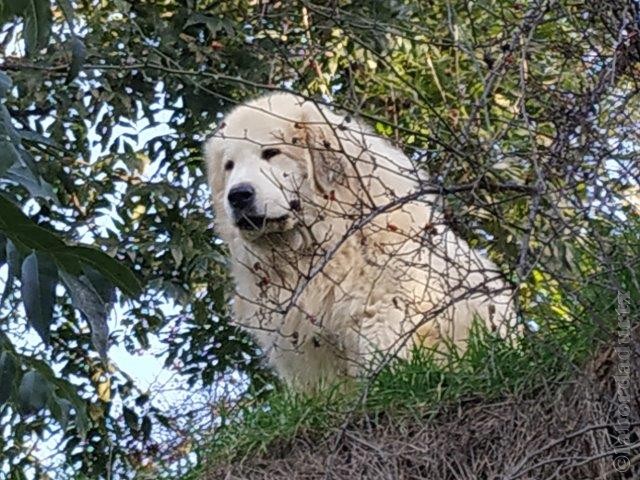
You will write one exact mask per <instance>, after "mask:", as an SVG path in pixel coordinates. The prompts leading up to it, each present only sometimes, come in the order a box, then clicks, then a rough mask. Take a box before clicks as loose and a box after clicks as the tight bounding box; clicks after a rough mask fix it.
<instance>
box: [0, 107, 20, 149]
mask: <svg viewBox="0 0 640 480" xmlns="http://www.w3.org/2000/svg"><path fill="white" fill-rule="evenodd" d="M7 137H8V138H7ZM0 138H2V139H3V140H10V141H11V142H13V144H14V145H17V144H19V143H20V140H21V138H22V136H21V135H20V132H18V130H16V127H14V126H13V121H12V120H11V114H10V113H9V110H7V107H5V106H4V105H2V104H0Z"/></svg>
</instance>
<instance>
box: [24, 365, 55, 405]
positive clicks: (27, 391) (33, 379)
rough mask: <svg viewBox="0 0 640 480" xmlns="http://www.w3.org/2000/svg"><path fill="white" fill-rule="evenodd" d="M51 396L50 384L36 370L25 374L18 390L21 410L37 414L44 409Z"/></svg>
mask: <svg viewBox="0 0 640 480" xmlns="http://www.w3.org/2000/svg"><path fill="white" fill-rule="evenodd" d="M48 396H49V382H47V381H46V380H45V379H44V377H43V376H42V375H40V374H39V373H38V372H36V371H35V370H31V371H29V372H27V373H25V375H24V377H22V382H20V388H19V389H18V401H19V402H20V408H21V409H22V410H23V411H25V412H28V413H33V412H37V411H38V410H40V409H41V408H42V407H44V405H45V403H46V402H47V398H48Z"/></svg>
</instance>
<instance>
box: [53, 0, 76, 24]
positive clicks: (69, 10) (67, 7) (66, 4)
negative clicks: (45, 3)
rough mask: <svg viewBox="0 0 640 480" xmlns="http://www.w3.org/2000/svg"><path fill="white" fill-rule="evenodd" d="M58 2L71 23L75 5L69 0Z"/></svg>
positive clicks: (58, 0)
mask: <svg viewBox="0 0 640 480" xmlns="http://www.w3.org/2000/svg"><path fill="white" fill-rule="evenodd" d="M56 3H57V4H58V6H59V7H60V10H62V13H64V16H65V18H66V19H67V22H70V23H71V22H72V21H73V17H74V15H73V5H71V2H70V1H69V0H56Z"/></svg>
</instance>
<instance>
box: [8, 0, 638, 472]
mask: <svg viewBox="0 0 640 480" xmlns="http://www.w3.org/2000/svg"><path fill="white" fill-rule="evenodd" d="M638 18H639V14H638V5H637V2H635V1H633V0H606V1H604V2H589V1H578V2H575V1H572V2H568V1H562V0H557V1H553V0H536V1H533V2H518V1H516V2H513V1H506V0H480V1H476V2H467V1H461V0H460V1H458V0H450V1H447V2H422V1H409V0H404V1H400V0H394V1H390V2H373V1H369V0H358V1H338V2H317V3H312V2H307V1H300V2H299V1H292V2H255V1H246V0H232V1H224V2H219V1H195V0H163V1H151V0H146V1H132V0H115V1H111V2H109V1H106V0H73V1H70V0H55V1H51V2H50V1H49V0H31V1H29V2H26V1H15V2H14V1H9V0H4V1H0V28H1V32H2V33H1V34H0V41H1V42H2V43H3V46H4V47H5V49H6V51H7V54H6V55H5V56H4V57H3V58H2V60H1V62H2V72H0V97H1V98H0V183H1V184H2V188H3V194H2V196H0V233H1V237H0V252H1V253H0V262H1V263H4V264H5V265H6V266H5V267H3V270H2V272H6V273H3V274H2V275H6V279H7V281H6V286H5V288H4V292H3V296H2V305H1V306H0V308H1V310H0V351H1V353H0V373H2V377H1V378H2V380H1V381H0V400H2V404H1V406H0V421H1V422H2V425H3V428H4V431H7V429H6V426H7V425H8V426H9V431H11V438H10V439H4V440H0V458H2V461H1V462H4V463H1V462H0V469H4V471H10V472H11V473H10V475H12V476H13V477H14V478H21V476H22V475H23V473H24V472H26V471H33V470H29V469H35V471H36V473H37V474H39V473H41V472H43V471H44V470H43V469H44V468H45V466H46V465H44V464H42V463H41V462H40V461H39V460H38V459H37V458H35V457H34V456H31V455H29V442H28V439H30V438H33V435H34V434H35V435H36V436H40V437H44V436H46V434H47V432H49V431H56V429H57V431H59V432H63V441H62V442H60V449H61V451H64V453H65V454H66V461H67V464H68V465H67V467H68V468H67V470H69V471H73V472H82V473H83V474H84V475H86V476H89V477H97V476H103V477H104V476H107V475H112V476H113V475H116V474H117V475H118V476H123V477H126V476H133V475H135V473H134V472H137V471H145V470H146V472H147V473H153V472H156V471H157V470H159V469H161V468H162V467H163V465H164V463H165V462H166V463H173V462H175V461H176V459H177V458H179V457H180V455H182V454H185V453H188V452H189V448H188V447H186V446H185V445H188V444H189V443H190V440H189V439H190V432H189V431H188V428H186V427H185V425H189V423H190V422H191V421H195V419H197V418H199V416H203V415H206V414H204V413H202V412H199V411H193V410H189V411H181V412H180V415H173V416H172V415H168V414H167V412H166V411H161V409H160V408H159V407H158V406H157V405H155V404H154V403H153V401H152V400H150V392H147V391H142V390H140V389H138V388H137V387H136V385H135V384H134V383H133V382H132V381H131V380H130V379H129V378H128V377H127V376H126V375H125V374H124V373H123V372H121V371H120V370H119V369H118V368H117V366H115V365H113V364H112V363H109V362H108V360H106V359H105V358H104V357H105V350H106V348H107V343H106V335H107V333H106V331H105V325H106V321H107V318H109V315H110V313H109V312H111V311H112V305H114V304H115V305H117V308H116V310H117V311H118V317H119V320H120V323H119V325H120V326H121V327H122V328H119V329H117V330H116V331H114V332H111V334H110V337H109V341H110V342H111V343H112V344H113V343H119V344H125V345H126V346H127V348H128V349H129V350H130V351H132V352H134V351H136V350H138V349H145V348H147V347H148V346H149V343H150V341H151V339H152V338H154V337H158V338H159V339H160V340H161V342H162V343H163V345H164V347H165V353H164V358H165V363H166V365H167V366H170V367H171V366H173V367H175V368H176V370H179V372H180V374H181V375H183V377H184V381H185V382H186V384H187V385H188V386H189V388H196V386H198V385H202V384H204V385H211V384H213V385H219V384H221V383H224V382H225V381H226V379H228V375H229V374H230V373H231V372H237V371H240V372H242V373H243V374H245V375H247V376H248V377H249V378H251V379H253V389H254V390H255V391H257V392H263V391H264V388H263V386H264V385H265V384H269V382H270V379H269V377H268V374H267V373H266V372H264V371H263V368H262V366H261V364H260V362H259V356H258V355H257V352H256V351H255V348H254V347H253V345H252V344H251V342H250V340H249V339H248V338H246V337H245V336H244V335H243V334H242V333H240V332H238V331H236V329H235V328H233V327H232V326H230V325H229V312H228V298H229V295H230V292H231V286H230V284H229V279H228V275H227V271H226V268H225V267H226V261H225V249H224V246H223V245H221V244H220V243H219V242H217V241H216V238H215V233H214V231H213V221H214V219H212V217H211V214H210V210H209V207H208V199H207V195H208V192H207V189H206V186H205V181H204V176H203V172H202V165H201V155H200V143H201V141H202V140H203V138H204V134H205V132H207V130H208V128H209V127H210V125H211V124H215V122H216V120H217V119H218V118H219V116H218V115H219V114H220V112H223V111H225V110H226V109H228V108H229V107H230V106H231V105H232V104H234V103H235V102H237V101H240V100H243V99H244V98H246V97H247V96H250V95H254V94H256V93H258V92H262V91H265V90H280V89H289V88H293V89H294V90H295V91H298V92H301V93H302V94H304V95H306V96H309V97H315V98H318V99H321V100H320V101H323V102H329V103H331V104H334V105H337V106H340V107H341V108H343V109H345V110H346V111H347V112H351V113H352V114H357V115H359V116H361V117H363V118H364V119H365V120H366V121H368V122H370V123H372V124H373V125H374V126H375V128H376V130H377V131H378V132H379V133H381V134H384V135H387V136H388V137H390V138H391V139H393V140H394V141H397V142H398V143H400V144H401V145H402V146H403V147H404V148H405V149H406V151H407V152H408V153H409V154H411V155H412V156H413V157H414V158H415V159H416V161H418V162H419V163H420V164H421V165H422V166H423V167H424V169H425V170H427V171H428V172H429V173H430V174H431V175H432V176H433V178H434V181H435V182H436V183H437V184H438V185H439V186H441V187H442V188H443V192H447V191H449V192H450V193H449V194H448V195H447V207H446V210H445V213H446V214H447V215H448V218H449V220H450V222H451V223H452V225H453V226H454V227H455V228H457V230H459V232H460V233H461V234H462V235H464V236H465V237H466V238H468V239H469V240H470V242H471V243H472V244H473V245H474V246H476V247H478V248H483V249H487V250H488V251H489V252H490V254H491V256H492V257H493V258H494V259H495V260H496V261H497V262H498V263H499V264H500V265H501V266H502V268H503V269H504V271H505V273H507V274H508V276H509V277H510V279H511V280H512V281H513V283H514V284H516V285H518V286H520V293H521V295H520V300H521V306H522V307H523V309H524V311H525V313H526V314H527V315H529V316H533V317H535V318H536V319H538V320H539V321H540V323H542V324H546V323H547V322H546V321H544V320H545V319H549V322H551V320H550V319H556V320H557V322H556V323H558V322H559V323H558V325H561V324H564V323H562V322H566V321H567V320H569V319H573V320H575V319H580V320H582V321H584V322H585V323H587V324H589V323H592V322H595V321H596V320H594V319H593V318H591V317H590V316H588V315H585V314H584V311H583V310H582V308H583V307H581V306H580V303H579V302H577V300H576V299H577V298H578V297H579V294H580V293H581V292H582V291H583V290H584V287H585V282H592V281H594V274H595V272H596V271H601V270H600V267H601V264H603V263H604V264H605V268H611V269H615V268H618V267H616V265H618V264H617V263H616V262H614V261H613V260H612V255H614V254H615V252H616V250H615V249H621V250H620V251H622V252H628V250H626V249H627V248H628V247H620V244H619V243H617V238H618V235H619V232H620V231H621V224H622V222H623V219H624V218H626V219H628V218H630V217H632V216H633V215H634V214H635V213H634V209H633V207H632V206H628V205H627V206H624V205H622V201H623V200H624V199H625V198H629V196H630V195H631V194H632V193H633V192H632V189H633V188H635V187H637V184H638V177H639V174H638V168H637V165H635V164H634V163H633V158H634V156H637V154H638V144H639V143H638V140H639V139H638V132H639V130H638V128H637V122H638V120H639V118H638V111H639V110H638V95H637V91H638V88H637V78H638V60H639V56H638V51H640V49H639V44H638V42H639V39H640V34H639V32H638ZM456 186H463V187H464V188H459V189H455V188H454V187H456ZM631 240H633V239H631ZM629 258H631V257H629ZM625 265H626V264H625ZM633 265H635V264H633ZM618 266H619V265H618ZM612 271H613V270H612ZM132 272H133V273H132ZM1 278H3V280H4V278H5V277H4V276H2V277H1ZM114 287H117V288H118V289H119V291H120V294H119V295H116V296H114V293H113V289H114ZM589 291H590V292H592V293H591V294H592V295H593V296H594V301H595V300H597V299H598V293H594V291H593V290H589ZM167 302H173V303H174V304H175V305H176V307H175V308H173V309H166V308H163V307H164V305H165V304H166V303H167ZM585 311H588V310H585ZM31 328H33V329H34V330H35V331H36V332H37V333H38V334H39V336H40V338H41V339H42V342H39V341H38V342H29V345H26V344H25V342H24V338H26V337H28V336H29V335H27V332H28V331H30V330H28V329H31ZM557 328H560V327H557ZM514 365H516V366H517V365H518V363H517V362H516V363H515V364H514ZM514 368H515V367H514ZM477 373H478V372H475V371H473V372H472V373H469V374H468V375H467V378H468V379H471V378H472V377H473V378H482V376H480V377H478V376H477ZM429 385H430V386H429V388H431V386H432V385H431V384H429ZM243 388H244V387H243V386H242V385H241V386H239V387H238V389H237V390H238V391H237V392H235V393H234V395H236V396H237V395H238V394H239V393H242V390H243ZM451 391H452V392H454V391H455V388H453V387H451ZM260 395H262V394H260ZM425 395H427V397H428V395H430V394H427V393H425ZM376 398H378V399H379V400H380V401H381V402H382V400H381V399H380V397H376ZM428 398H429V397H428ZM223 400H224V401H223V402H222V404H223V405H224V404H225V402H227V401H231V399H223ZM271 401H272V403H273V402H276V400H274V399H272V400H271ZM284 403H285V402H284V401H283V405H284ZM114 405H121V406H122V407H123V408H116V407H114ZM43 408H44V410H43ZM221 408H222V406H220V405H216V406H214V408H213V410H215V411H216V412H219V411H220V409H221ZM272 408H276V407H272ZM223 410H224V409H223ZM120 412H122V413H120ZM217 415H218V414H215V416H216V418H215V419H214V421H213V422H212V423H216V422H219V419H217ZM292 418H294V419H295V415H294V417H292ZM289 421H294V420H287V422H289ZM56 425H57V426H56ZM107 472H110V473H107ZM60 475H62V473H60V472H58V474H57V475H56V477H58V476H60Z"/></svg>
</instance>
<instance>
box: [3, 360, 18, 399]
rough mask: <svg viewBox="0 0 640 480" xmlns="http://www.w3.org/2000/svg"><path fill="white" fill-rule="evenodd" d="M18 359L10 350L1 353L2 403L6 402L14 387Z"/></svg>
mask: <svg viewBox="0 0 640 480" xmlns="http://www.w3.org/2000/svg"><path fill="white" fill-rule="evenodd" d="M16 370H17V369H16V361H15V360H14V359H13V355H11V353H9V352H2V354H1V355H0V405H2V404H4V402H6V401H7V400H8V399H9V397H10V396H11V392H12V391H13V389H14V385H13V383H14V382H15V380H16Z"/></svg>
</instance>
